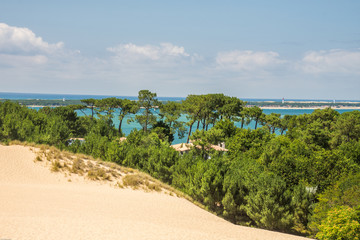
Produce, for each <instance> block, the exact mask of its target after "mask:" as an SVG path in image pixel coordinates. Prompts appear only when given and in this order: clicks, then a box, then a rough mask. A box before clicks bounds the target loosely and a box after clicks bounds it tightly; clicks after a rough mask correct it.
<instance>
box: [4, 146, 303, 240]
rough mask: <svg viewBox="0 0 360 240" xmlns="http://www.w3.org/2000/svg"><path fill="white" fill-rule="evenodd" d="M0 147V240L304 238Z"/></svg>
mask: <svg viewBox="0 0 360 240" xmlns="http://www.w3.org/2000/svg"><path fill="white" fill-rule="evenodd" d="M35 152H36V151H34V149H32V150H31V148H30V147H24V146H16V145H15V146H3V145H0V166H1V167H0V226H1V229H0V239H26V240H28V239H54V240H58V239H150V240H151V239H210V240H211V239H214V240H215V239H216V240H218V239H249V240H255V239H274V240H275V239H276V240H281V239H284V240H285V239H290V240H292V239H293V240H296V239H298V240H300V239H307V238H302V237H298V236H293V235H288V234H283V233H278V232H272V231H267V230H261V229H255V228H249V227H243V226H237V225H234V224H232V223H230V222H227V221H225V220H223V219H221V218H219V217H217V216H215V215H213V214H211V213H209V212H207V211H205V210H203V209H201V208H199V207H197V206H195V205H194V204H193V203H191V202H189V201H188V200H186V199H184V198H180V197H176V196H171V195H169V194H165V193H161V192H145V191H142V190H132V189H130V188H124V189H120V188H116V187H114V186H113V185H112V184H109V183H108V182H106V181H90V180H88V179H86V178H84V177H81V176H78V175H74V174H73V175H71V176H70V175H67V174H64V173H63V172H57V173H53V172H51V171H50V169H49V166H48V165H47V163H46V162H45V161H41V162H40V161H34V159H35V158H36V154H35Z"/></svg>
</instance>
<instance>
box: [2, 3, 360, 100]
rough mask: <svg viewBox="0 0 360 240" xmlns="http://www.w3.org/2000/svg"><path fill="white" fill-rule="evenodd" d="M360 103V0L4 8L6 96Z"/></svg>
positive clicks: (16, 5) (23, 5) (13, 5)
mask: <svg viewBox="0 0 360 240" xmlns="http://www.w3.org/2000/svg"><path fill="white" fill-rule="evenodd" d="M141 89H148V90H150V91H152V92H156V93H157V95H158V96H168V97H186V96H187V95H188V94H206V93H224V94H226V95H229V96H236V97H239V98H274V99H279V98H283V97H284V98H288V99H347V100H360V91H359V89H360V1H358V0H341V1H339V0H317V1H313V0H293V1H289V0H272V1H269V0H221V1H220V0H219V1H216V0H213V1H212V0H207V1H204V0H197V1H193V0H192V1H188V0H182V1H165V0H152V1H149V0H147V1H146V0H133V1H130V0H127V1H125V0H116V1H115V0H104V1H98V0H86V1H85V0H77V1H73V0H72V1H70V0H62V1H59V0H54V1H47V0H32V1H27V0H0V92H28V93H61V94H98V95H116V96H137V94H138V91H139V90H141Z"/></svg>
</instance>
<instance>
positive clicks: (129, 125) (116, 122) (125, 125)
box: [0, 92, 359, 144]
mask: <svg viewBox="0 0 360 240" xmlns="http://www.w3.org/2000/svg"><path fill="white" fill-rule="evenodd" d="M108 97H118V98H127V99H130V100H137V97H136V96H109V95H70V94H39V93H1V92H0V99H45V100H49V99H64V98H65V99H68V100H77V99H86V98H94V99H102V98H108ZM158 99H159V100H161V101H182V100H185V97H158ZM242 100H243V101H253V102H262V101H276V102H281V100H282V99H261V98H243V99H242ZM287 101H319V102H324V101H328V102H332V101H333V100H323V99H318V100H314V99H287ZM337 101H347V102H359V101H357V100H337ZM34 109H39V108H34ZM335 110H336V111H338V112H339V113H343V112H349V111H353V110H352V109H335ZM313 111H314V110H312V109H263V112H264V113H265V114H270V113H280V114H281V115H282V116H284V115H300V114H304V113H307V114H310V113H312V112H313ZM77 113H78V116H83V115H84V114H83V113H82V112H81V111H78V112H77ZM89 113H90V110H88V112H87V114H89ZM115 115H116V112H115ZM132 117H134V115H132V116H131V115H130V116H127V117H126V118H125V119H124V120H123V124H122V131H123V133H124V134H125V135H128V134H130V132H131V130H132V129H134V128H136V129H141V126H140V124H138V123H136V122H131V123H127V120H128V119H129V118H132ZM179 120H180V121H184V122H186V121H187V119H186V116H185V115H183V116H182V117H181V118H180V119H179ZM113 122H114V125H115V127H118V125H119V119H118V118H117V117H114V118H113ZM235 125H236V126H238V127H240V126H241V125H240V123H235ZM245 127H246V128H250V129H254V127H255V123H254V122H252V123H250V124H249V125H248V126H245ZM186 137H187V135H186V136H185V137H184V138H179V137H178V136H177V134H175V136H174V138H175V140H174V141H173V144H177V143H181V142H185V141H186Z"/></svg>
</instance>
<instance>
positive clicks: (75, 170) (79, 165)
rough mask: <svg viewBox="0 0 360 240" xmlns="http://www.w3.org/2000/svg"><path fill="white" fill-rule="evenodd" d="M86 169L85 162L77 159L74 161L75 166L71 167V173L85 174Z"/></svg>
mask: <svg viewBox="0 0 360 240" xmlns="http://www.w3.org/2000/svg"><path fill="white" fill-rule="evenodd" d="M84 168H85V164H84V161H83V160H82V159H80V158H76V159H75V160H73V164H72V166H71V169H70V171H71V172H72V173H79V172H83V171H84Z"/></svg>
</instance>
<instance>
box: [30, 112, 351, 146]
mask: <svg viewBox="0 0 360 240" xmlns="http://www.w3.org/2000/svg"><path fill="white" fill-rule="evenodd" d="M33 109H36V110H39V109H40V108H39V107H36V108H33ZM335 110H336V111H338V112H339V113H343V112H351V111H354V110H352V109H335ZM313 111H314V110H312V109H264V110H263V112H264V113H265V114H270V113H280V114H281V115H282V116H284V115H300V114H304V113H307V114H310V113H312V112H313ZM85 113H86V114H87V115H91V110H90V109H87V110H86V111H85ZM154 113H155V114H157V115H158V113H159V112H158V110H155V111H154ZM77 114H78V116H84V114H83V113H82V112H81V111H77ZM130 118H135V114H131V115H128V116H126V117H125V119H124V120H123V123H122V131H123V133H124V134H125V135H128V134H130V132H131V130H132V129H135V128H136V129H138V130H140V129H141V125H140V124H139V123H137V122H131V123H128V122H127V121H128V119H130ZM179 121H183V122H187V118H186V115H182V116H181V117H180V119H179ZM119 122H120V121H119V118H118V112H115V113H114V118H113V123H114V125H115V127H116V128H118V126H119ZM196 125H197V123H195V124H194V126H193V131H195V130H196ZM235 125H236V126H237V127H241V123H240V122H236V123H235ZM244 127H245V128H250V129H254V128H255V122H251V123H250V124H249V125H247V126H244ZM200 129H202V128H200ZM186 137H187V135H186V136H185V137H184V138H179V137H178V136H177V134H175V136H174V141H173V144H177V143H182V142H185V141H186Z"/></svg>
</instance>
